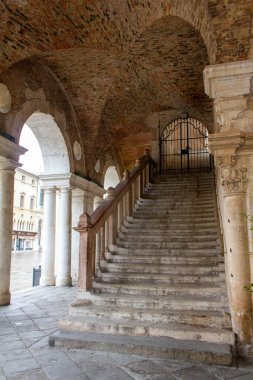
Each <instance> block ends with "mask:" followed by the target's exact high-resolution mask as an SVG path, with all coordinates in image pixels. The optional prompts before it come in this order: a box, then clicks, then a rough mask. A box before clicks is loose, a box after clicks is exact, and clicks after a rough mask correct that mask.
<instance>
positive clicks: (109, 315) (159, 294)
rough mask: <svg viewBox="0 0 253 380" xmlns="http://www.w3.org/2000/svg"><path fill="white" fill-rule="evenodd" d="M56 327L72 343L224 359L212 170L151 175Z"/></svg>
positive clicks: (223, 299) (226, 331)
mask: <svg viewBox="0 0 253 380" xmlns="http://www.w3.org/2000/svg"><path fill="white" fill-rule="evenodd" d="M60 328H61V333H60V334H63V335H64V331H68V332H69V331H73V332H78V336H74V335H72V338H71V336H70V335H69V336H68V341H69V342H70V341H72V345H76V346H82V347H87V348H92V349H94V348H95V349H111V350H116V351H117V352H129V351H126V350H124V347H128V349H130V348H131V350H130V352H131V353H139V354H146V355H148V356H155V357H167V358H173V359H184V360H191V361H202V362H208V363H212V364H225V365H230V364H231V361H232V350H231V348H232V347H233V345H234V334H233V333H232V330H231V320H230V315H229V311H228V300H227V295H226V290H225V274H224V262H223V257H222V254H221V243H220V240H219V233H218V225H217V218H216V207H215V194H214V185H213V177H212V175H211V174H199V175H180V176H158V177H156V179H155V181H154V182H153V183H152V184H150V185H149V187H148V188H147V189H146V192H145V194H144V195H143V197H142V198H141V199H140V200H139V201H138V204H137V205H136V207H135V211H134V214H133V216H132V217H131V218H128V220H127V221H126V222H125V224H124V226H123V227H122V229H121V232H120V233H119V235H118V241H117V245H115V246H112V247H110V252H107V254H106V260H105V261H103V262H101V266H100V270H99V272H98V274H97V278H96V280H95V281H94V285H93V290H92V292H89V293H86V294H85V295H84V297H82V299H79V300H77V301H76V302H75V303H74V304H72V305H71V306H70V314H69V316H68V317H67V318H66V319H64V320H62V321H61V323H60ZM80 332H82V333H83V335H82V337H80ZM91 333H93V334H91ZM63 340H64V341H65V342H66V341H67V340H66V336H64V338H63V339H62V340H61V338H60V335H59V336H58V342H60V341H63ZM78 342H79V343H78ZM81 342H82V343H81ZM101 347H102V348H101Z"/></svg>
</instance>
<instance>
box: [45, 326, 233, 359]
mask: <svg viewBox="0 0 253 380" xmlns="http://www.w3.org/2000/svg"><path fill="white" fill-rule="evenodd" d="M68 326H69V327H68ZM77 327H78V324H77V323H75V322H74V321H73V323H72V322H71V320H69V321H68V322H67V321H66V322H65V326H64V329H66V330H68V329H69V328H70V329H71V330H72V331H73V332H65V331H61V332H57V333H55V334H54V335H51V336H50V338H49V339H50V340H49V344H50V346H56V347H65V348H82V349H86V350H92V351H105V352H108V351H109V352H115V353H120V354H130V355H142V356H145V357H148V358H157V359H168V360H182V361H189V362H193V363H194V362H197V363H205V364H210V365H225V366H230V365H232V361H233V356H232V349H231V346H230V345H228V344H215V343H210V342H201V341H186V340H184V339H183V340H180V339H169V338H168V337H160V338H159V339H157V337H135V336H122V335H111V334H97V333H94V332H88V333H80V332H79V331H78V332H74V331H76V329H77Z"/></svg>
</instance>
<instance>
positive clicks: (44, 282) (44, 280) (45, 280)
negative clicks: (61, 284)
mask: <svg viewBox="0 0 253 380" xmlns="http://www.w3.org/2000/svg"><path fill="white" fill-rule="evenodd" d="M54 285H55V278H49V277H41V279H40V286H54Z"/></svg>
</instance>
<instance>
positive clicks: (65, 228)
mask: <svg viewBox="0 0 253 380" xmlns="http://www.w3.org/2000/svg"><path fill="white" fill-rule="evenodd" d="M57 228H58V231H59V236H58V238H59V239H58V247H57V248H58V254H57V275H56V286H68V285H71V284H72V279H71V188H68V187H66V188H61V195H60V217H59V221H58V226H57Z"/></svg>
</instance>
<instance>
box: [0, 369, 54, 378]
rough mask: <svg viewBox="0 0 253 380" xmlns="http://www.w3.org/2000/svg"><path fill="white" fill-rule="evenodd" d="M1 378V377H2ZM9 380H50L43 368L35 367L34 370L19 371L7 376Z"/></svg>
mask: <svg viewBox="0 0 253 380" xmlns="http://www.w3.org/2000/svg"><path fill="white" fill-rule="evenodd" d="M0 380H1V378H0ZM7 380H48V378H47V376H46V375H45V373H44V371H43V370H41V369H35V370H32V371H25V372H23V373H22V372H19V373H16V374H14V375H10V376H8V377H7Z"/></svg>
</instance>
